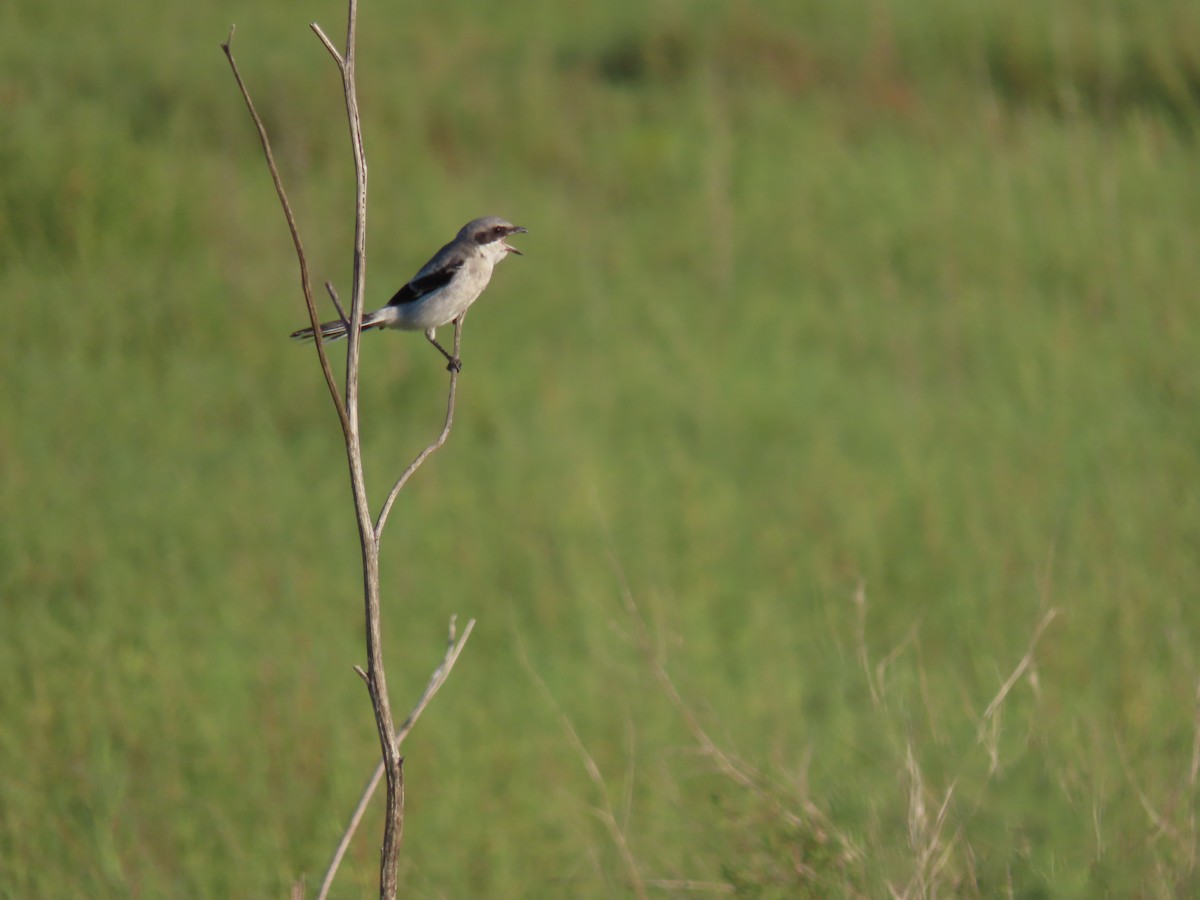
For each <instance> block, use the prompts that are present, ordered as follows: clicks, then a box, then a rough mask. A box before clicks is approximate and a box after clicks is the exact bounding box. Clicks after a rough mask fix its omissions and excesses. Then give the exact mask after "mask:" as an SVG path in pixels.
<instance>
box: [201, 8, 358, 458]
mask: <svg viewBox="0 0 1200 900" xmlns="http://www.w3.org/2000/svg"><path fill="white" fill-rule="evenodd" d="M235 30H236V29H235V27H233V26H230V29H229V37H228V38H226V39H225V43H223V44H222V45H221V49H222V50H223V51H225V58H226V59H228V60H229V68H231V69H232V70H233V77H234V80H236V81H237V86H238V90H240V91H241V92H242V99H243V100H244V101H245V102H246V109H247V110H249V112H250V118H251V119H252V120H253V121H254V127H255V128H256V129H258V139H259V142H260V143H261V144H262V149H263V155H264V156H265V157H266V158H267V169H268V170H269V171H270V173H271V180H272V181H273V182H274V183H275V193H276V195H277V196H278V197H279V204H280V206H282V207H283V216H284V218H285V219H287V224H288V230H289V231H290V232H291V233H292V243H293V244H294V245H295V247H296V258H297V259H298V260H299V262H300V288H301V290H303V291H304V303H305V305H306V306H307V307H308V319H309V322H310V323H311V324H312V328H313V333H314V334H320V331H321V319H320V317H319V316H318V315H317V304H316V301H315V300H314V299H313V292H312V282H311V281H310V280H309V275H308V258H307V257H306V256H305V255H304V244H303V242H301V240H300V229H299V228H298V227H297V225H296V217H295V215H293V214H292V205H291V203H289V202H288V198H287V191H285V190H284V189H283V179H282V178H280V176H279V168H278V167H277V166H276V165H275V154H274V153H272V152H271V140H270V138H268V137H267V128H266V126H265V125H263V121H262V119H261V118H260V117H259V115H258V110H256V109H255V108H254V101H253V100H251V99H250V91H249V90H248V89H247V88H246V83H245V82H244V81H242V73H241V72H239V71H238V67H237V62H235V61H234V58H233V34H234V31H235ZM313 343H314V344H315V345H316V347H317V358H318V359H319V360H320V361H321V372H322V373H323V374H324V376H325V385H326V387H328V388H329V394H330V396H331V397H333V405H334V407H335V408H336V409H337V414H338V421H339V422H341V425H342V433H343V435H348V434H349V433H350V419H349V417H348V416H347V414H346V405H345V404H344V403H343V402H342V398H341V396H340V394H339V393H338V386H337V381H336V380H334V377H333V369H332V368H330V366H329V356H328V354H326V352H325V345H324V344H323V343H322V342H321V341H320V340H319V339H318V340H316V341H313Z"/></svg>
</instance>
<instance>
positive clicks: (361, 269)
mask: <svg viewBox="0 0 1200 900" xmlns="http://www.w3.org/2000/svg"><path fill="white" fill-rule="evenodd" d="M357 18H358V4H357V0H348V2H347V22H346V48H345V51H344V52H342V51H339V50H338V49H337V48H336V47H335V46H334V45H333V42H332V41H330V39H329V38H328V36H326V34H325V32H324V31H322V29H321V27H320V26H319V25H317V24H316V23H315V22H314V23H312V24H311V25H310V26H309V27H310V28H311V29H312V31H313V33H314V34H315V35H316V36H317V38H318V39H319V40H320V41H321V43H322V45H323V46H324V47H325V49H326V50H327V51H328V52H329V55H330V56H331V57H332V58H333V60H334V62H335V63H336V65H337V67H338V72H339V73H340V75H341V79H342V88H343V93H344V96H345V105H346V117H347V122H348V124H349V129H350V143H351V149H352V152H353V157H354V172H355V187H356V193H355V224H354V266H353V280H352V285H351V293H350V313H349V316H347V314H346V311H345V309H344V308H343V307H342V304H341V302H340V301H339V299H338V296H337V292H336V291H335V290H334V288H333V285H332V284H329V283H328V282H327V283H326V289H327V291H328V292H329V297H330V299H331V300H332V302H333V304H334V306H335V307H336V308H337V311H338V314H339V315H340V316H341V318H342V320H343V322H345V323H346V324H347V337H348V342H347V345H348V348H347V352H346V377H345V396H344V397H343V396H342V395H341V393H339V390H338V385H337V380H336V379H335V378H334V375H333V370H332V369H331V367H330V365H329V358H328V355H327V354H326V351H325V346H324V343H323V342H322V341H321V340H319V339H318V340H315V341H314V342H313V343H314V345H315V346H316V352H317V357H318V359H319V361H320V365H321V371H322V372H323V374H324V376H325V384H326V386H327V387H328V389H329V393H330V396H331V397H332V399H333V403H334V407H335V409H336V411H337V415H338V421H339V423H340V425H341V428H342V436H343V439H344V441H345V445H346V461H347V464H348V467H349V470H350V485H351V491H352V493H353V498H354V509H355V515H356V519H357V523H358V532H359V543H360V546H361V550H362V565H363V598H364V611H365V619H366V652H367V665H366V668H365V669H364V668H362V667H360V666H355V671H357V672H358V674H359V675H360V676H362V678H363V681H364V682H366V685H367V690H368V693H369V694H370V698H371V706H372V708H373V710H374V713H375V725H376V730H377V731H378V734H379V743H380V748H381V756H382V762H381V763H380V771H379V772H377V773H376V775H375V777H374V778H373V779H372V780H371V782H370V784H369V786H368V788H367V791H366V792H365V794H364V796H363V800H362V801H361V803H360V808H359V810H358V811H356V813H355V816H354V818H353V819H352V822H351V825H350V827H349V829H348V830H347V832H346V835H345V837H344V838H343V844H342V845H341V846H339V848H338V851H337V853H336V854H335V856H334V861H333V863H332V864H331V866H330V869H329V871H328V872H327V875H326V883H325V884H324V885H323V886H322V890H321V896H322V897H324V896H325V894H326V893H327V891H328V888H329V884H330V882H331V881H332V878H333V874H334V873H335V872H336V870H337V865H338V863H339V862H340V860H341V857H342V855H343V854H344V852H345V844H346V843H348V841H349V839H350V836H351V835H352V834H353V833H354V829H355V828H356V827H357V824H358V821H359V819H360V818H361V816H362V810H363V809H365V806H366V802H367V800H369V798H370V795H371V794H372V793H373V791H374V789H375V785H376V784H378V781H379V779H380V775H381V773H382V775H385V776H386V778H387V813H386V817H385V822H384V837H383V848H382V851H381V853H380V875H379V879H380V880H379V893H380V897H381V898H387V900H390V898H394V897H395V896H396V887H397V872H398V869H399V860H400V841H401V837H402V834H403V825H404V775H403V768H402V767H403V759H402V757H401V756H400V744H401V742H402V741H403V740H404V738H405V736H406V735H407V734H408V730H409V729H411V727H412V724H413V723H414V722H415V721H416V718H417V716H419V715H420V713H421V711H422V710H423V709H424V708H425V705H426V704H428V702H429V700H430V699H431V698H432V696H433V694H434V693H436V692H437V689H438V688H440V687H441V684H442V682H443V681H444V680H445V677H446V675H447V674H448V673H449V671H450V668H451V667H452V666H453V664H454V660H455V659H457V658H458V654H459V652H460V651H461V649H462V646H463V644H465V642H466V639H467V637H468V636H469V634H470V632H471V627H472V626H473V625H474V621H472V622H471V623H470V624H469V625H468V626H467V628H466V630H465V631H464V633H463V636H462V639H461V640H460V641H458V642H457V643H456V642H455V641H454V630H453V629H454V626H453V622H452V623H451V646H450V649H449V650H448V651H447V655H446V657H445V658H444V659H443V662H442V666H441V667H439V669H438V670H437V671H436V672H435V673H434V677H433V678H432V679H431V681H430V684H429V686H428V687H427V688H426V692H425V694H424V695H423V696H422V698H421V700H420V702H418V704H417V707H416V708H415V709H414V710H413V712H412V713H411V714H410V715H409V717H408V719H407V720H406V721H405V723H404V725H403V726H401V728H400V729H399V730H397V729H396V728H395V725H394V722H393V718H392V710H391V703H390V700H389V694H388V687H387V676H386V674H385V671H384V665H383V648H382V644H383V639H382V629H381V625H380V618H381V616H380V587H379V542H380V539H381V537H382V534H383V526H384V524H385V522H386V519H387V515H388V512H389V511H390V510H391V507H392V504H393V503H394V502H395V499H396V496H397V494H399V492H400V490H401V488H403V487H404V484H405V483H406V482H407V481H408V479H409V478H410V477H411V476H412V474H413V473H414V472H415V471H416V470H417V469H418V468H419V467H420V466H421V465H422V464H423V463H424V462H425V460H426V459H428V458H429V456H430V455H431V454H432V453H433V452H434V451H436V450H437V449H438V448H440V447H441V446H442V445H443V444H444V443H445V442H446V439H447V437H449V433H450V427H451V425H452V423H453V420H454V401H455V393H456V388H457V373H456V372H452V373H451V377H450V387H449V397H448V400H447V410H446V421H445V425H444V426H443V428H442V432H441V434H440V435H439V437H438V438H437V440H436V441H434V443H432V444H430V445H429V446H428V447H426V449H425V450H424V451H422V453H421V454H420V455H419V456H418V457H417V459H416V460H414V461H413V463H412V464H411V465H409V467H408V468H407V469H406V470H405V471H404V474H403V475H402V476H401V477H400V479H399V480H398V481H397V483H396V485H395V486H394V487H393V488H392V491H391V493H390V494H389V496H388V499H387V503H386V505H385V506H384V508H383V510H382V512H381V513H380V516H379V519H378V522H377V523H375V522H372V518H371V510H370V505H369V502H368V499H367V489H366V479H365V476H364V474H363V463H362V439H361V435H360V430H359V410H358V369H359V355H360V354H359V348H360V341H361V326H362V318H363V298H364V294H365V285H366V228H367V163H366V153H365V151H364V148H363V138H362V123H361V119H360V117H359V111H358V97H357V88H356V84H355V77H354V73H355V44H356V36H357ZM233 35H234V29H233V28H230V30H229V37H228V39H227V40H226V41H225V42H224V43H223V44H222V45H221V48H222V50H223V51H224V53H225V56H226V58H227V59H228V60H229V65H230V68H231V69H232V70H233V76H234V78H235V79H236V81H237V84H238V88H239V89H240V90H241V93H242V98H243V100H244V101H245V103H246V108H247V109H248V110H249V112H250V117H251V119H253V121H254V125H255V127H256V128H257V130H258V136H259V141H260V142H261V144H262V148H263V154H264V155H265V157H266V161H267V168H268V169H269V170H270V173H271V178H272V180H273V182H274V184H275V191H276V194H277V195H278V197H279V202H280V205H281V206H282V207H283V213H284V217H285V218H286V219H287V223H288V228H289V230H290V231H291V235H292V242H293V244H294V245H295V250H296V257H297V260H298V261H299V265H300V281H301V287H302V290H303V292H304V300H305V303H306V305H307V307H308V315H309V321H310V323H311V324H312V327H313V330H314V332H317V333H319V331H320V318H319V316H318V315H317V310H316V303H315V301H314V299H313V290H312V282H311V278H310V276H309V271H308V261H307V258H306V257H305V254H304V247H303V243H302V242H301V240H300V232H299V228H298V226H297V224H296V220H295V216H294V215H293V213H292V209H291V204H290V203H289V202H288V199H287V192H286V191H285V190H284V187H283V182H282V179H281V178H280V175H279V170H278V168H277V166H276V165H275V158H274V154H273V153H272V151H271V143H270V139H269V137H268V135H267V131H266V127H265V126H264V125H263V122H262V119H261V118H260V117H259V115H258V112H257V110H256V109H255V107H254V103H253V101H252V100H251V98H250V93H249V90H248V89H247V87H246V85H245V82H244V81H243V80H242V76H241V73H240V72H239V71H238V67H237V63H236V62H235V61H234V58H233V51H232V48H231V45H232V42H233ZM461 326H462V321H461V318H460V319H459V320H458V321H456V322H455V342H454V344H455V354H456V355H457V354H458V352H459V340H460V336H461Z"/></svg>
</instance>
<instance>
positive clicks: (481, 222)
mask: <svg viewBox="0 0 1200 900" xmlns="http://www.w3.org/2000/svg"><path fill="white" fill-rule="evenodd" d="M528 230H529V229H527V228H522V227H521V226H520V225H514V224H513V223H512V222H509V221H507V220H505V219H501V218H500V217H499V216H487V217H486V218H483V219H475V220H474V221H473V222H468V223H467V224H466V225H464V226H463V227H462V230H461V231H459V233H458V236H459V238H465V239H467V240H470V241H474V242H475V243H476V244H478V245H479V247H480V249H482V250H483V251H484V252H485V253H487V254H488V255H489V256H491V257H492V258H493V259H494V260H496V261H497V262H499V261H500V260H502V259H504V257H506V256H507V255H508V254H510V253H515V254H517V256H523V255H524V254H522V253H521V251H520V250H518V249H517V248H516V247H514V246H512V245H511V244H509V243H508V242H507V241H505V240H504V239H505V238H506V237H508V236H509V235H510V234H527V233H528Z"/></svg>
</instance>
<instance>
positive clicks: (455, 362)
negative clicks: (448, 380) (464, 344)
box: [446, 356, 462, 372]
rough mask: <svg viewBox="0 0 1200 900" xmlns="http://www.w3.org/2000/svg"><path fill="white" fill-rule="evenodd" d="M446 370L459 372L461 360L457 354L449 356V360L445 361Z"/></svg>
mask: <svg viewBox="0 0 1200 900" xmlns="http://www.w3.org/2000/svg"><path fill="white" fill-rule="evenodd" d="M446 371H447V372H461V371H462V360H461V359H459V358H458V357H457V356H452V357H450V362H448V363H446Z"/></svg>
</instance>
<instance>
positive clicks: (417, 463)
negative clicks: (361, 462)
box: [375, 312, 467, 541]
mask: <svg viewBox="0 0 1200 900" xmlns="http://www.w3.org/2000/svg"><path fill="white" fill-rule="evenodd" d="M466 318H467V314H466V313H465V312H464V313H463V314H462V315H461V316H459V317H458V318H457V319H455V320H454V358H455V359H458V358H459V349H460V347H461V343H462V329H463V322H465V321H466ZM457 391H458V371H457V370H455V369H451V370H450V392H449V396H447V398H446V423H445V424H444V425H443V426H442V433H441V434H439V435H438V436H437V439H436V440H434V442H433V443H432V444H430V445H429V446H428V447H426V448H425V449H424V450H422V451H421V452H420V453H418V454H417V458H416V459H414V460H413V461H412V462H411V463H409V466H408V468H407V469H405V470H404V473H403V474H402V475H401V476H400V477H399V478H398V479H397V480H396V483H395V484H394V485H392V489H391V491H389V492H388V495H387V500H386V501H384V504H383V509H381V510H380V511H379V518H378V519H376V520H375V540H376V541H378V540H379V539H380V538H381V537H382V536H383V526H384V525H386V524H387V518H388V515H389V514H390V513H391V511H392V504H393V503H395V502H396V497H397V496H398V495H399V494H400V491H401V490H403V488H404V485H405V484H407V483H408V479H410V478H411V477H412V476H413V473H415V472H416V471H417V469H419V468H421V466H422V464H424V462H425V460H427V459H429V457H430V456H432V455H433V454H434V453H435V452H437V451H438V450H439V449H441V447H442V445H443V444H445V443H446V438H448V437H450V427H451V426H452V425H453V424H454V398H455V395H456V393H457Z"/></svg>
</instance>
